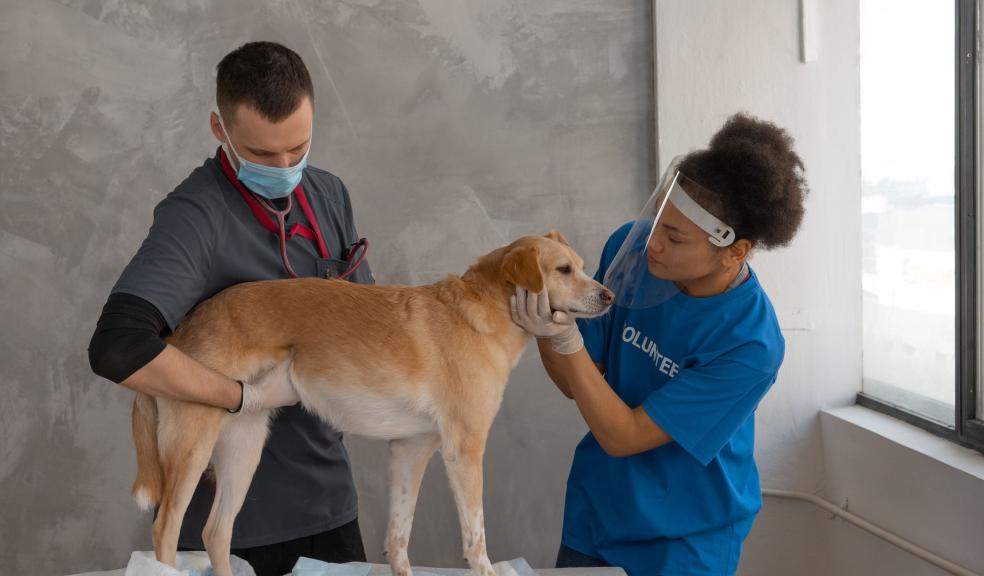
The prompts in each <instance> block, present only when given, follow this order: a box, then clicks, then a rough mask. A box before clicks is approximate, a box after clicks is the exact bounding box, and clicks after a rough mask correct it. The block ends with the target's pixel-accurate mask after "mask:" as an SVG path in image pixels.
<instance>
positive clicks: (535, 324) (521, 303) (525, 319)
mask: <svg viewBox="0 0 984 576" xmlns="http://www.w3.org/2000/svg"><path fill="white" fill-rule="evenodd" d="M509 307H510V314H511V315H512V319H513V322H515V323H516V324H518V325H519V326H520V327H521V328H522V329H523V330H526V331H527V332H529V333H530V334H532V335H533V336H536V337H537V338H553V337H554V336H559V335H560V334H563V333H565V332H567V331H568V330H570V329H571V328H572V327H573V326H574V319H573V318H571V317H570V315H568V314H567V313H565V312H560V311H556V312H552V311H551V310H550V297H549V296H547V291H546V290H544V291H543V292H527V291H526V289H524V288H520V287H519V286H517V287H516V294H514V295H513V296H510V297H509Z"/></svg>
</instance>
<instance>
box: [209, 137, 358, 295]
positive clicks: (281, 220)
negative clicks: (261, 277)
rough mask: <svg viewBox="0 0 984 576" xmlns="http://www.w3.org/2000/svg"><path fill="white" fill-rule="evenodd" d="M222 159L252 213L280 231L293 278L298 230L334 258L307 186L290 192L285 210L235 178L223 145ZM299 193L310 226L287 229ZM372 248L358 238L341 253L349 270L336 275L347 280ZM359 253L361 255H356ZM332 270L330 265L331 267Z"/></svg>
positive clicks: (325, 256) (283, 259)
mask: <svg viewBox="0 0 984 576" xmlns="http://www.w3.org/2000/svg"><path fill="white" fill-rule="evenodd" d="M219 157H220V161H221V162H220V163H221V164H222V170H223V171H224V172H225V175H226V177H227V178H228V179H229V181H230V182H232V184H233V186H235V188H236V190H238V191H239V194H240V195H241V196H242V197H243V200H245V201H246V204H247V205H248V206H249V208H250V211H252V213H253V217H254V218H256V220H257V221H258V222H259V223H260V225H262V226H263V227H264V228H266V229H267V230H270V231H271V232H273V233H274V234H276V235H277V238H278V239H279V240H280V260H281V262H283V265H284V269H285V270H286V271H287V274H289V275H290V277H291V278H297V277H298V276H297V273H296V272H294V268H293V267H292V266H291V265H290V259H289V258H288V257H287V240H288V238H292V237H293V236H294V235H295V234H300V235H301V236H304V237H305V238H307V239H308V240H311V241H313V242H315V243H316V244H317V245H318V251H319V252H320V253H321V257H322V258H323V259H325V260H326V261H330V260H331V253H330V252H329V251H328V246H327V245H326V244H325V239H324V236H322V234H321V228H320V227H319V226H318V220H317V218H315V216H314V211H313V210H312V209H311V205H310V204H309V203H308V201H307V197H306V196H305V195H304V190H303V189H302V188H301V185H300V184H298V185H297V187H296V188H294V191H293V192H292V193H291V194H290V195H289V196H287V205H286V206H285V207H284V209H283V210H278V209H277V208H276V207H274V206H273V204H271V203H270V202H269V201H268V200H267V199H266V198H262V197H259V196H256V195H255V194H253V193H251V192H250V191H249V190H247V189H246V187H245V186H243V183H242V182H240V181H239V179H238V178H236V172H235V171H234V170H233V169H232V164H231V163H230V162H229V159H228V157H227V156H226V153H225V150H222V149H220V152H219ZM294 196H296V197H297V199H298V203H299V204H300V205H301V209H302V210H303V211H304V215H305V216H306V217H307V220H308V222H309V223H310V224H311V228H308V227H307V226H304V225H303V224H294V226H293V227H292V228H291V229H290V232H289V233H288V231H287V229H286V227H287V225H286V220H287V214H288V213H290V210H291V207H292V206H293V198H294ZM271 215H272V216H273V217H274V218H276V222H277V223H276V226H275V225H274V223H273V222H272V221H271V219H270V216H271ZM368 252H369V241H368V240H366V239H365V238H360V239H359V240H358V241H357V242H355V243H353V244H352V245H351V246H349V247H348V248H346V249H345V251H344V252H343V253H342V261H343V262H346V263H347V267H346V270H345V271H344V272H342V273H341V274H339V275H338V276H337V277H336V278H337V279H339V280H345V279H346V278H348V277H349V276H351V275H352V274H353V273H354V272H355V271H356V270H357V269H358V268H359V266H361V265H362V263H363V262H365V260H366V254H367V253H368ZM356 255H358V257H356ZM328 273H329V274H330V269H329V271H328Z"/></svg>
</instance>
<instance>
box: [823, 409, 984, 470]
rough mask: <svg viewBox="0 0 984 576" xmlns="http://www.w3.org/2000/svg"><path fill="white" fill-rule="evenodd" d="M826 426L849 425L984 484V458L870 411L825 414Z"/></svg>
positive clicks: (982, 455) (969, 450)
mask: <svg viewBox="0 0 984 576" xmlns="http://www.w3.org/2000/svg"><path fill="white" fill-rule="evenodd" d="M821 414H822V415H821V419H822V421H823V422H824V424H825V425H836V424H838V423H841V424H849V425H853V426H855V427H857V428H859V429H861V430H865V431H867V432H869V433H871V434H875V435H877V436H879V437H881V438H884V439H886V440H888V441H891V442H893V443H895V444H897V445H899V446H901V447H903V448H906V449H908V450H911V451H913V452H916V453H917V454H920V455H922V456H924V457H925V458H929V459H931V460H933V461H936V462H939V463H940V464H943V465H945V466H948V467H950V468H953V469H954V470H959V471H961V472H964V473H965V474H969V475H971V476H973V477H975V478H977V479H979V480H984V454H981V453H979V452H977V451H975V450H971V449H970V448H964V447H963V446H960V445H959V444H955V443H953V442H951V441H949V440H947V439H945V438H940V437H939V436H936V435H935V434H932V433H930V432H927V431H925V430H922V429H920V428H917V427H916V426H913V425H911V424H907V423H905V422H903V421H901V420H899V419H897V418H893V417H892V416H889V415H887V414H882V413H881V412H877V411H875V410H872V409H870V408H865V407H864V406H859V405H857V404H855V405H853V406H845V407H842V408H834V409H830V410H822V411H821Z"/></svg>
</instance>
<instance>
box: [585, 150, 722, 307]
mask: <svg viewBox="0 0 984 576" xmlns="http://www.w3.org/2000/svg"><path fill="white" fill-rule="evenodd" d="M682 160H683V158H682V157H679V156H678V157H677V158H674V159H673V162H672V163H671V164H670V167H669V168H667V170H666V172H665V173H664V174H663V177H662V179H661V180H660V183H659V186H657V187H656V190H654V191H653V194H652V196H650V197H649V200H648V201H647V202H646V205H645V206H644V207H643V208H642V212H640V213H639V216H638V217H637V218H636V219H635V222H634V224H633V225H632V228H631V229H630V230H629V234H628V236H626V237H625V240H624V241H623V242H622V246H621V247H620V248H619V249H618V252H617V253H616V254H615V258H614V259H612V262H611V264H610V265H609V266H608V270H607V271H606V272H605V279H604V284H605V286H606V287H607V288H608V289H609V290H611V291H612V292H614V293H615V305H616V306H621V307H623V308H631V309H643V308H652V307H654V306H658V305H660V304H662V303H663V302H666V301H667V300H669V299H670V298H672V297H673V296H675V295H676V294H677V293H678V292H679V291H680V289H679V288H678V287H677V285H676V283H675V282H673V281H672V280H667V279H664V278H660V277H658V276H656V275H655V274H654V273H653V272H652V271H651V262H650V258H651V253H650V247H651V246H652V245H653V244H654V242H665V241H666V240H665V234H666V233H665V232H664V231H661V230H660V227H661V226H663V225H665V224H666V222H665V215H666V214H667V213H669V212H673V214H674V218H677V219H678V218H679V216H682V217H683V218H685V219H686V220H689V221H690V222H691V223H693V224H695V225H696V226H697V228H699V229H700V230H701V231H702V234H703V233H706V234H707V241H708V242H710V243H711V244H712V245H714V246H718V247H724V246H730V245H731V244H732V243H734V241H735V231H734V229H732V228H731V227H730V226H728V225H727V224H725V223H724V222H722V221H721V220H720V219H719V218H718V217H717V216H715V215H714V214H712V213H711V212H709V211H708V209H707V208H706V206H718V205H719V204H718V202H717V196H716V195H715V194H714V193H713V192H712V191H710V190H708V189H706V188H704V187H703V186H701V185H699V184H697V183H696V182H694V181H693V180H691V179H690V178H687V176H685V175H684V174H683V173H682V172H680V171H679V169H678V167H679V165H680V162H681V161H682ZM678 222H679V220H678Z"/></svg>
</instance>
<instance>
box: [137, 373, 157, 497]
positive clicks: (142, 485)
mask: <svg viewBox="0 0 984 576" xmlns="http://www.w3.org/2000/svg"><path fill="white" fill-rule="evenodd" d="M133 445H134V446H135V447H136V449H137V479H136V480H135V481H134V482H133V490H132V493H133V497H134V498H136V500H137V505H138V506H140V508H142V509H144V510H149V509H150V508H151V507H152V506H154V505H156V504H158V503H160V501H161V493H162V492H163V487H164V471H163V469H162V468H161V460H160V454H159V453H158V451H157V401H156V400H154V398H153V397H152V396H148V395H147V394H143V393H140V392H137V397H136V398H134V400H133Z"/></svg>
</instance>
